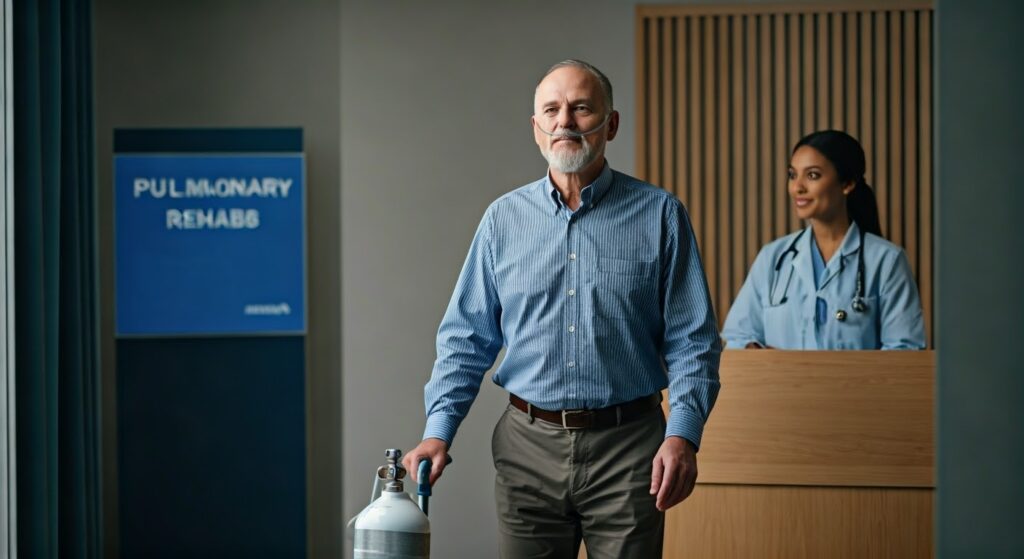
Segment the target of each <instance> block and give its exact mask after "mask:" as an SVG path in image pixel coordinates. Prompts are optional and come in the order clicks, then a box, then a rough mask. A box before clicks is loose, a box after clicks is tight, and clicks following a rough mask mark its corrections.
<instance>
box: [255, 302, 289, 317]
mask: <svg viewBox="0 0 1024 559" xmlns="http://www.w3.org/2000/svg"><path fill="white" fill-rule="evenodd" d="M243 312H244V313H245V314H247V315H250V316H252V315H264V316H281V315H288V314H292V308H291V307H289V306H288V303H278V304H276V305H246V306H245V310H244V311H243Z"/></svg>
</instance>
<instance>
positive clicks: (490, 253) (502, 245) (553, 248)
mask: <svg viewBox="0 0 1024 559" xmlns="http://www.w3.org/2000/svg"><path fill="white" fill-rule="evenodd" d="M503 346H505V347H506V352H505V358H504V360H503V361H502V363H501V365H500V366H499V367H498V369H497V371H496V372H495V373H494V379H493V380H494V382H495V383H496V384H497V385H499V386H501V387H503V388H505V389H506V390H508V391H509V392H512V393H513V394H515V395H517V396H519V397H520V398H522V399H524V400H526V401H527V402H530V403H531V404H533V405H534V406H537V407H539V408H542V409H546V410H561V409H579V408H584V409H596V408H603V407H607V406H612V405H615V404H619V403H622V402H627V401H630V400H634V399H636V398H640V397H643V396H647V395H649V394H653V393H655V392H657V391H660V390H662V389H664V388H665V387H668V389H669V395H670V396H669V400H670V410H671V411H670V414H669V418H668V427H667V429H666V436H670V435H677V436H681V437H684V438H686V439H687V440H689V441H691V442H692V443H694V445H698V446H699V445H700V438H701V433H702V432H703V430H704V423H705V421H707V418H708V414H709V413H710V412H711V408H712V406H714V403H715V398H716V397H717V395H718V389H719V381H718V360H719V355H720V353H721V347H720V342H719V338H718V331H717V327H716V322H715V317H714V311H713V310H712V308H711V300H710V297H709V295H708V287H707V279H706V278H705V276H704V269H703V267H702V266H701V261H700V255H699V254H698V251H697V245H696V242H695V240H694V236H693V230H692V228H691V227H690V222H689V218H688V217H687V214H686V210H685V209H684V208H683V205H682V204H681V203H680V202H679V200H678V199H677V198H676V197H675V196H673V195H671V194H669V193H668V192H666V191H664V190H662V189H660V188H657V187H655V186H652V185H650V184H647V183H645V182H642V181H640V180H637V179H635V178H632V177H629V176H627V175H624V174H622V173H619V172H617V171H612V170H611V168H610V167H608V165H607V164H605V167H604V169H603V170H602V172H601V175H600V176H599V177H598V179H597V180H596V181H595V182H594V183H593V184H591V185H589V186H587V187H586V188H584V189H583V191H582V193H581V204H580V207H579V208H578V209H577V211H575V212H572V211H570V210H569V208H568V207H567V206H565V205H563V204H562V203H561V201H560V197H559V195H558V191H557V190H556V189H555V188H554V187H553V185H552V184H551V182H550V180H549V179H548V178H547V177H545V178H543V179H541V180H539V181H536V182H534V183H531V184H528V185H526V186H523V187H521V188H519V189H517V190H514V191H512V192H510V193H508V194H506V195H504V196H502V197H501V198H499V199H498V200H496V201H495V202H494V203H493V204H491V205H490V207H489V208H487V211H486V212H485V213H484V217H483V219H482V220H481V222H480V226H479V228H478V229H477V232H476V235H475V237H474V238H473V243H472V245H471V246H470V248H469V255H468V256H467V258H466V263H465V265H464V266H463V268H462V273H461V274H460V275H459V279H458V282H457V283H456V285H455V292H454V293H453V294H452V299H451V302H450V303H449V305H448V310H447V312H446V313H445V315H444V319H443V320H442V321H441V326H440V328H439V330H438V333H437V361H436V362H435V363H434V370H433V375H432V376H431V379H430V381H429V382H428V383H427V385H426V389H425V391H424V394H425V402H426V410H427V423H426V429H425V432H424V438H427V437H434V438H438V439H442V440H445V441H447V442H448V443H449V444H451V442H452V439H453V438H454V436H455V432H456V430H457V429H458V427H459V424H460V423H461V422H462V420H463V418H465V417H466V414H467V413H468V412H469V407H470V405H472V403H473V400H474V399H475V398H476V395H477V393H478V392H479V390H480V382H481V381H482V380H483V376H484V373H485V372H486V371H487V370H488V369H489V368H490V367H491V365H493V364H494V360H495V359H496V358H497V356H498V353H499V352H500V351H501V348H502V347H503Z"/></svg>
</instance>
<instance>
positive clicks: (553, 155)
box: [540, 141, 597, 173]
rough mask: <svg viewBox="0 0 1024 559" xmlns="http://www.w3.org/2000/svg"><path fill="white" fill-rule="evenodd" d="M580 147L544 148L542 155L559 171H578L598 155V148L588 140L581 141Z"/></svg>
mask: <svg viewBox="0 0 1024 559" xmlns="http://www.w3.org/2000/svg"><path fill="white" fill-rule="evenodd" d="M579 145H580V149H573V150H564V149H559V150H555V149H542V150H540V151H541V155H543V156H544V159H547V160H548V165H550V166H551V168H552V169H554V170H555V171H558V172H559V173H578V172H580V171H582V170H583V169H586V168H587V165H590V164H591V163H593V162H594V159H595V158H596V157H597V150H596V149H594V148H593V147H592V146H590V144H588V143H587V142H583V141H581V142H580V144H579Z"/></svg>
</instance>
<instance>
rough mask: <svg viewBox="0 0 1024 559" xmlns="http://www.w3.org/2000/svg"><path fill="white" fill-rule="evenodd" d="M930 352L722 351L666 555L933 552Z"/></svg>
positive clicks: (669, 521) (679, 558)
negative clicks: (693, 481) (694, 475)
mask: <svg viewBox="0 0 1024 559" xmlns="http://www.w3.org/2000/svg"><path fill="white" fill-rule="evenodd" d="M934 371H935V356H934V352H931V351H920V352H909V351H907V352H902V351H901V352H889V351H886V352H883V351H871V352H868V351H852V352H817V351H801V352H795V351H771V350H759V351H753V350H750V351H726V352H724V353H723V354H722V366H721V379H722V391H721V395H720V396H719V398H718V403H717V404H716V405H715V409H714V411H713V412H712V414H711V419H710V420H709V421H708V424H707V426H706V429H705V431H704V440H703V445H702V447H701V450H700V453H699V454H698V456H697V464H698V469H699V472H700V474H699V477H698V480H697V482H698V485H697V488H696V490H695V491H694V493H693V495H691V496H690V498H689V499H687V500H686V501H684V502H683V503H682V504H680V505H678V506H676V507H675V508H673V509H671V510H670V511H669V513H668V515H667V517H666V522H665V553H664V558H665V559H684V558H685V559H700V558H728V559H738V558H745V557H751V558H762V557H772V558H774V557H786V558H800V557H806V558H817V557H828V558H844V557H849V558H870V557H899V558H913V557H931V556H932V501H933V493H934V491H933V489H934V486H935V468H934V462H935V460H934V457H935V449H934V446H935V445H934V435H933V432H934V429H933V414H932V407H933V387H934V377H935V374H934Z"/></svg>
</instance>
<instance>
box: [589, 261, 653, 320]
mask: <svg viewBox="0 0 1024 559" xmlns="http://www.w3.org/2000/svg"><path fill="white" fill-rule="evenodd" d="M657 272H658V270H657V262H655V261H646V260H625V259H621V258H608V257H599V258H598V260H597V274H596V278H595V279H596V281H595V283H594V311H595V312H596V313H597V314H598V315H599V316H603V317H605V318H619V319H623V318H631V317H635V316H644V315H645V313H649V312H651V311H652V310H657V308H658V305H657V302H658V281H657V278H658V274H657Z"/></svg>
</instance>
